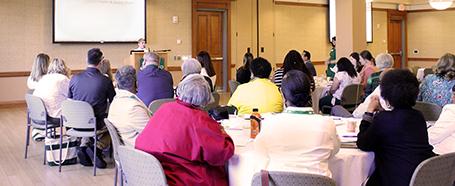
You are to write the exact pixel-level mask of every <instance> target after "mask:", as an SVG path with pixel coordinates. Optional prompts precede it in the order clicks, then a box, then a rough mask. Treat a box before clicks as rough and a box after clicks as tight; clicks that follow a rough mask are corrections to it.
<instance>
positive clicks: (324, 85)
mask: <svg viewBox="0 0 455 186" xmlns="http://www.w3.org/2000/svg"><path fill="white" fill-rule="evenodd" d="M314 80H315V84H316V87H315V89H314V91H313V92H312V93H311V102H312V104H313V106H312V107H313V111H314V113H319V99H321V97H323V95H325V93H326V92H327V91H328V90H329V87H330V85H331V84H332V82H330V81H327V80H326V79H325V78H323V77H319V76H314Z"/></svg>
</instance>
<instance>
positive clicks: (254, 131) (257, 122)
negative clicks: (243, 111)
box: [250, 108, 261, 139]
mask: <svg viewBox="0 0 455 186" xmlns="http://www.w3.org/2000/svg"><path fill="white" fill-rule="evenodd" d="M250 124H251V128H250V130H251V133H250V138H251V139H254V138H256V136H257V135H258V134H259V131H260V130H261V115H260V114H259V109H257V108H253V113H251V116H250Z"/></svg>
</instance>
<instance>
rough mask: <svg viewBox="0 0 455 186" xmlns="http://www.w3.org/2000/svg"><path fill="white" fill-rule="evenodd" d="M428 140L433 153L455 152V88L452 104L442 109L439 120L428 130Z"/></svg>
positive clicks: (453, 88)
mask: <svg viewBox="0 0 455 186" xmlns="http://www.w3.org/2000/svg"><path fill="white" fill-rule="evenodd" d="M428 138H429V140H430V144H431V145H433V147H434V150H433V152H435V153H437V154H447V153H451V152H455V86H453V87H452V104H447V105H445V106H444V108H442V112H441V115H439V119H438V120H437V121H436V123H435V124H434V125H433V126H431V127H430V128H429V129H428Z"/></svg>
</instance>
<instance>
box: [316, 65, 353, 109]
mask: <svg viewBox="0 0 455 186" xmlns="http://www.w3.org/2000/svg"><path fill="white" fill-rule="evenodd" d="M337 68H338V72H337V73H336V74H335V77H334V79H333V84H332V86H331V87H330V90H329V92H328V93H329V95H327V96H324V97H322V98H321V99H320V100H319V110H321V111H322V112H323V113H325V114H329V113H330V111H329V110H328V109H325V107H332V106H335V105H339V104H340V103H341V95H342V93H343V90H344V88H345V87H346V86H348V85H351V84H355V83H359V79H358V78H357V72H356V71H355V69H354V66H352V63H351V61H349V59H348V58H345V57H342V58H340V59H339V60H338V62H337ZM323 108H324V109H323Z"/></svg>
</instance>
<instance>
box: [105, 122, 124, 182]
mask: <svg viewBox="0 0 455 186" xmlns="http://www.w3.org/2000/svg"><path fill="white" fill-rule="evenodd" d="M104 124H106V127H107V130H108V131H109V135H110V136H111V139H112V148H113V149H114V162H115V178H114V185H117V180H118V175H119V172H120V185H123V176H122V174H123V173H122V166H121V164H120V158H119V157H118V148H119V146H123V145H124V143H123V141H122V139H121V138H120V136H119V134H118V130H117V128H115V126H114V125H113V124H112V123H111V122H110V121H109V120H108V119H107V118H106V119H104Z"/></svg>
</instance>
